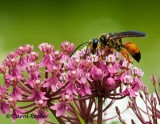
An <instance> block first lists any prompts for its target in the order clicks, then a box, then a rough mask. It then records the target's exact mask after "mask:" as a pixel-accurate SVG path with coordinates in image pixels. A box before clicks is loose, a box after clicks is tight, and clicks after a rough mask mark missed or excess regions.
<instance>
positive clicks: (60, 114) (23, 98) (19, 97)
mask: <svg viewBox="0 0 160 124" xmlns="http://www.w3.org/2000/svg"><path fill="white" fill-rule="evenodd" d="M61 48H62V51H59V50H54V46H53V45H51V44H48V43H42V44H40V45H39V50H40V51H41V52H42V53H43V55H42V57H41V55H40V53H39V52H34V48H33V46H32V45H26V46H21V47H19V48H17V49H16V50H15V51H14V52H11V53H9V54H8V55H7V57H6V59H5V60H4V61H3V63H2V64H1V65H0V73H1V74H2V75H3V76H4V82H5V84H4V85H3V86H2V85H0V112H1V114H2V115H4V114H6V113H11V115H23V114H28V113H34V114H35V115H40V114H41V115H44V116H45V117H46V118H38V117H37V118H35V119H36V120H38V121H39V124H43V123H44V122H46V123H49V117H48V115H49V114H50V113H49V112H47V109H50V111H51V113H52V114H53V115H54V116H55V117H56V119H57V121H58V122H59V123H61V124H65V123H66V122H70V123H71V124H78V123H83V122H84V123H86V124H87V123H99V124H101V123H102V121H103V119H102V116H103V113H104V112H105V111H106V110H107V109H108V108H109V107H110V106H111V105H112V104H113V103H114V101H115V100H119V99H123V98H124V97H126V96H129V97H130V98H132V99H135V97H136V92H138V90H140V89H144V85H143V82H142V80H141V77H142V76H143V71H142V70H141V69H140V68H137V67H135V66H133V65H132V63H129V62H128V61H127V60H126V59H125V58H123V57H121V54H120V53H119V52H114V53H112V52H111V53H109V54H108V55H103V51H101V50H98V51H97V52H96V53H95V55H92V54H91V53H90V51H89V50H87V54H86V50H85V49H82V50H81V51H76V52H75V54H74V55H73V56H71V57H70V54H71V53H72V52H73V51H74V44H72V43H70V42H67V41H65V42H63V43H61ZM84 56H86V57H85V59H84ZM108 99H110V100H111V101H110V102H108V103H107V100H108ZM19 102H25V103H27V105H25V106H19V105H18V103H19ZM104 103H107V105H106V104H105V105H104ZM12 118H13V121H15V120H16V118H14V116H12Z"/></svg>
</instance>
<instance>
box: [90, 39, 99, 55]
mask: <svg viewBox="0 0 160 124" xmlns="http://www.w3.org/2000/svg"><path fill="white" fill-rule="evenodd" d="M98 45H99V40H98V39H97V38H94V39H92V40H91V41H90V43H89V47H90V50H91V52H92V54H94V53H95V51H96V49H97V48H98Z"/></svg>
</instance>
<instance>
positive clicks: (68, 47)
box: [61, 41, 74, 55]
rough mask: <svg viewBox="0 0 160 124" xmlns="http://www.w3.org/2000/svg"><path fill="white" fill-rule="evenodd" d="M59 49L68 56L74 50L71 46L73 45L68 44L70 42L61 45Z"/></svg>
mask: <svg viewBox="0 0 160 124" xmlns="http://www.w3.org/2000/svg"><path fill="white" fill-rule="evenodd" d="M61 48H62V50H63V52H64V54H67V55H69V54H71V53H72V52H73V50H74V44H73V43H70V42H68V41H65V42H63V43H61Z"/></svg>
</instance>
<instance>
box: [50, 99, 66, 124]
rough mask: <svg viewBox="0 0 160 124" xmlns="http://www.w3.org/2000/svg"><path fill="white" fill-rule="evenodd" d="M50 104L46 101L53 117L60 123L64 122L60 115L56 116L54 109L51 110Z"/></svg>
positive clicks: (63, 123)
mask: <svg viewBox="0 0 160 124" xmlns="http://www.w3.org/2000/svg"><path fill="white" fill-rule="evenodd" d="M51 106H52V103H51V102H48V108H49V109H50V111H51V112H52V114H53V115H54V117H55V118H56V119H57V121H58V122H59V123H60V124H65V122H64V121H63V120H62V118H61V117H56V111H55V110H52V109H51V108H50V107H51Z"/></svg>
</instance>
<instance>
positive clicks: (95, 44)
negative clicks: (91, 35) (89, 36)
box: [92, 38, 98, 49]
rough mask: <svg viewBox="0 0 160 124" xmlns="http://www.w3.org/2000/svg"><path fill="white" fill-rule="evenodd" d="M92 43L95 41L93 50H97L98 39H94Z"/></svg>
mask: <svg viewBox="0 0 160 124" xmlns="http://www.w3.org/2000/svg"><path fill="white" fill-rule="evenodd" d="M92 41H93V49H96V48H97V46H98V39H97V38H95V39H93V40H92Z"/></svg>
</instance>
